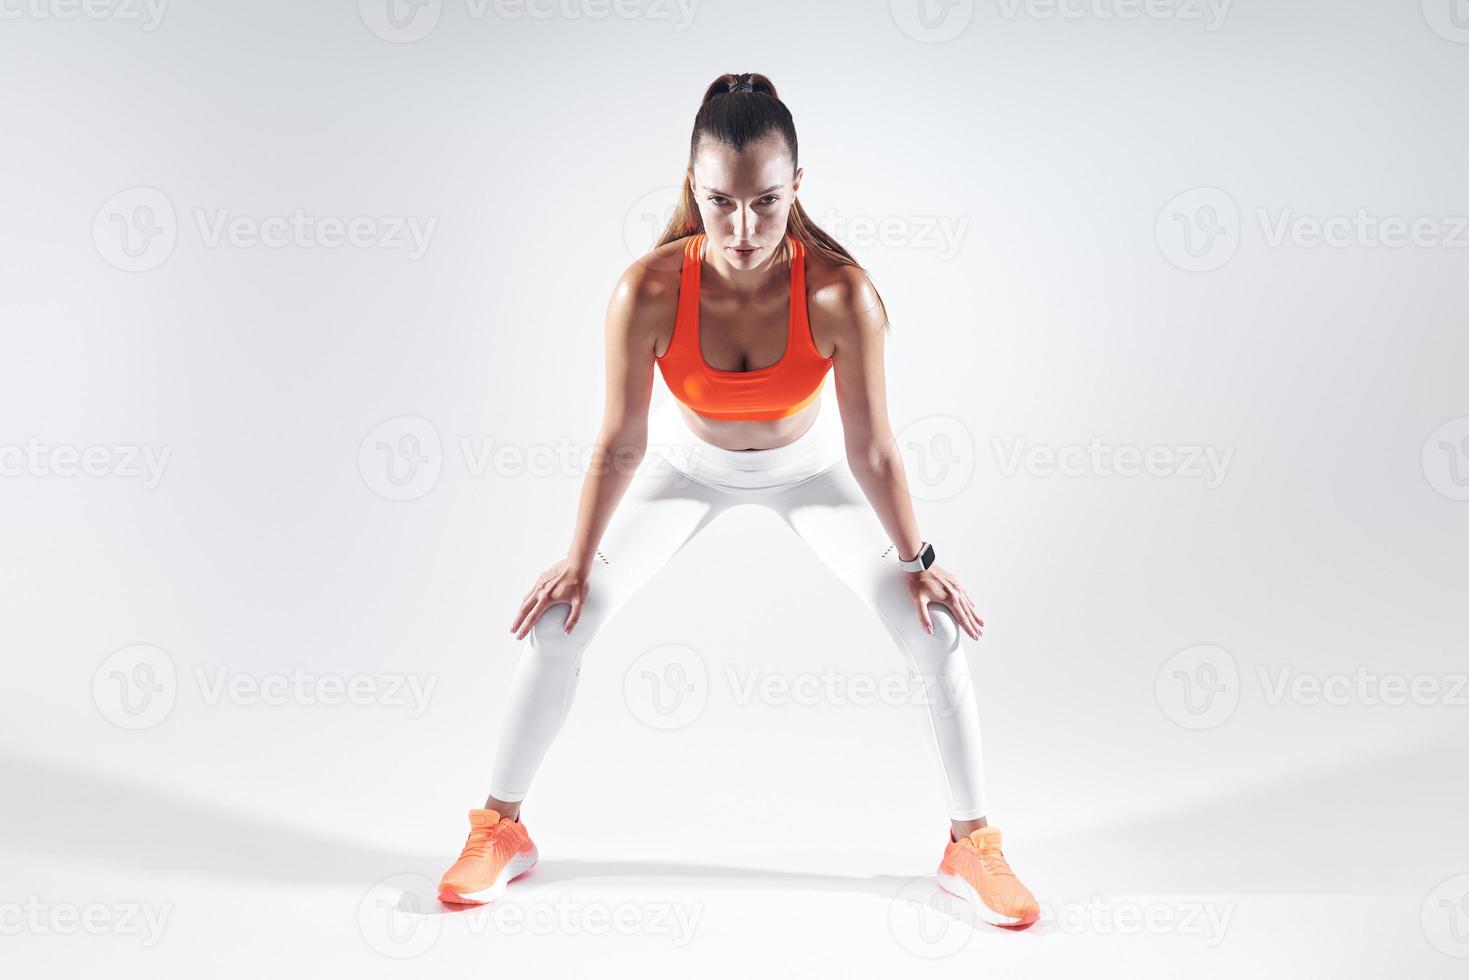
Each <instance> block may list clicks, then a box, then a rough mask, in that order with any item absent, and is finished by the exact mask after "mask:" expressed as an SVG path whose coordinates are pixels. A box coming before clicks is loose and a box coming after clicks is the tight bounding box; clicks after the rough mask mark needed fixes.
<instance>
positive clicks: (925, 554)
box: [898, 541, 935, 572]
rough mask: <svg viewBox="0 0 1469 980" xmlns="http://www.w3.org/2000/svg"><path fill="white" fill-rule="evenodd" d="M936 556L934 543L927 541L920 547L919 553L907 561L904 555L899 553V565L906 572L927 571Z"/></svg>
mask: <svg viewBox="0 0 1469 980" xmlns="http://www.w3.org/2000/svg"><path fill="white" fill-rule="evenodd" d="M934 557H935V555H934V550H933V545H931V544H929V543H928V542H927V541H925V542H923V546H922V547H920V548H919V549H918V554H917V555H915V556H914V557H912V558H910V559H908V560H907V561H904V560H903V557H902V555H899V556H898V567H899V568H901V569H902V570H903V571H905V572H922V571H926V570H927V569H928V567H929V566H930V565H932V564H933V562H934Z"/></svg>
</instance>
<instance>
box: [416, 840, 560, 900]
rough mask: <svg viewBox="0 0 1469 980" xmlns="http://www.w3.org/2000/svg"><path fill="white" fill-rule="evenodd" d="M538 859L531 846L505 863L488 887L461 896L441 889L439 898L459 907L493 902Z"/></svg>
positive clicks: (447, 889) (533, 865) (451, 890)
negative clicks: (456, 903) (454, 903)
mask: <svg viewBox="0 0 1469 980" xmlns="http://www.w3.org/2000/svg"><path fill="white" fill-rule="evenodd" d="M539 859H540V853H539V852H538V851H537V850H536V846H535V845H534V844H532V845H531V846H530V850H529V851H524V852H522V853H520V854H517V855H515V857H513V858H511V859H510V860H509V861H507V862H506V863H505V867H503V868H501V869H500V875H499V877H497V878H496V879H495V883H494V884H493V885H491V886H490V887H488V888H483V889H481V890H479V891H477V892H464V893H463V894H460V893H459V892H456V891H454V890H453V889H451V888H442V889H440V890H439V897H440V898H444V899H447V900H449V901H451V902H458V903H459V904H461V905H483V904H484V903H485V902H493V901H494V900H495V899H497V898H499V897H500V896H501V895H503V894H505V886H506V885H508V884H510V882H511V881H513V880H514V879H516V878H519V877H520V876H521V875H523V874H525V873H526V872H527V871H529V870H530V869H531V868H534V867H535V866H536V861H537V860H539Z"/></svg>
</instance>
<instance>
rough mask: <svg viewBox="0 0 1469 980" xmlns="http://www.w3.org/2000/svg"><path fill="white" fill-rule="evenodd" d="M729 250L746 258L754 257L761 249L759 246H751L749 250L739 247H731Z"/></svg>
mask: <svg viewBox="0 0 1469 980" xmlns="http://www.w3.org/2000/svg"><path fill="white" fill-rule="evenodd" d="M729 250H730V251H731V252H733V253H734V254H736V255H738V256H740V257H741V258H743V257H745V256H749V255H754V254H755V253H756V252H758V251H760V247H759V246H758V245H751V246H750V247H749V248H740V247H739V246H736V245H731V246H730V249H729Z"/></svg>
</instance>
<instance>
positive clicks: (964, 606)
mask: <svg viewBox="0 0 1469 980" xmlns="http://www.w3.org/2000/svg"><path fill="white" fill-rule="evenodd" d="M954 608H956V609H957V610H958V619H959V624H960V625H961V626H963V627H964V632H966V633H968V634H969V635H970V636H972V637H973V638H974V639H976V640H977V639H979V627H978V626H976V625H975V624H974V607H973V606H971V605H970V604H969V602H968V600H967V598H966V597H965V596H963V595H962V594H961V595H958V596H956V597H955V598H954Z"/></svg>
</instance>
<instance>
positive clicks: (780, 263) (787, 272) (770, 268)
mask: <svg viewBox="0 0 1469 980" xmlns="http://www.w3.org/2000/svg"><path fill="white" fill-rule="evenodd" d="M783 246H784V247H783V248H776V249H772V250H771V254H770V255H768V256H766V258H765V261H763V262H761V263H760V264H759V265H757V266H755V267H754V268H750V269H736V268H735V267H734V266H732V265H730V264H729V258H728V256H726V255H724V250H723V249H716V248H711V247H710V246H709V239H708V238H707V237H706V238H705V239H704V243H703V251H704V265H703V268H702V269H701V270H700V271H699V276H700V278H701V279H702V280H704V281H705V282H712V283H713V284H714V285H716V286H718V287H719V288H720V290H722V291H724V292H727V293H730V294H732V295H735V296H759V295H763V294H765V293H767V292H769V291H770V290H772V289H776V288H777V287H778V288H779V289H782V290H784V289H785V288H786V286H787V284H788V283H789V282H790V276H791V266H790V262H791V260H793V259H794V258H795V255H794V254H793V253H792V252H791V249H790V243H789V241H785V242H783ZM782 253H785V254H784V256H783V255H782Z"/></svg>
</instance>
